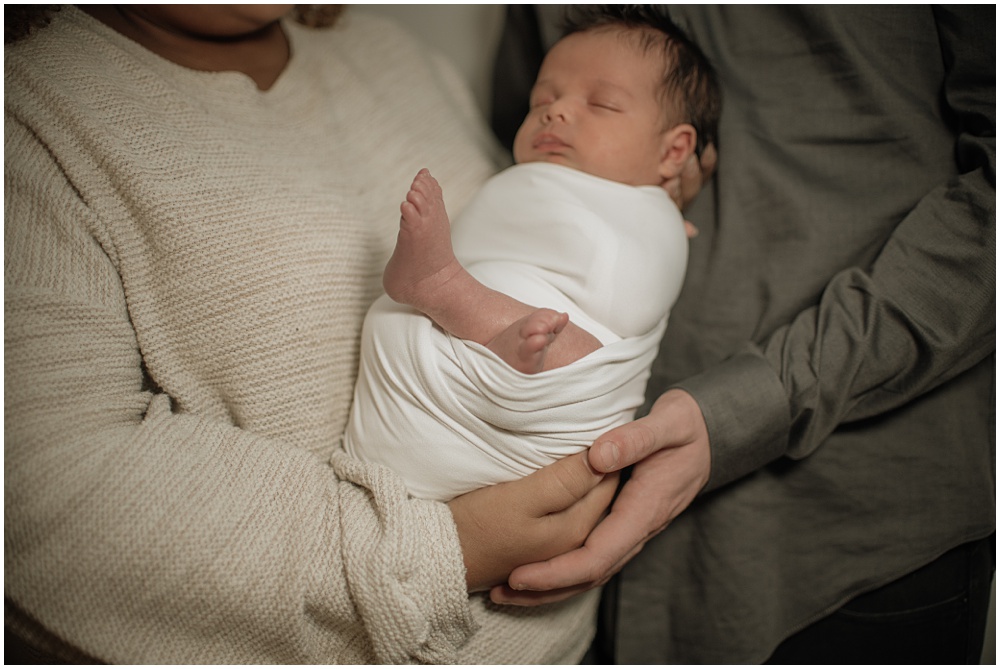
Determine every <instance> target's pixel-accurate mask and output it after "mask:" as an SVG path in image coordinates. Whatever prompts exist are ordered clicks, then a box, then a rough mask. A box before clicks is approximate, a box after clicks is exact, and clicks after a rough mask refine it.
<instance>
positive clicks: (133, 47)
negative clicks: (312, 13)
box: [60, 5, 300, 101]
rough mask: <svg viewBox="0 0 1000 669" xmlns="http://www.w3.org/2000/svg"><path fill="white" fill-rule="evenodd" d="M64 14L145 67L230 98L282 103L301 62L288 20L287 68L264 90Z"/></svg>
mask: <svg viewBox="0 0 1000 669" xmlns="http://www.w3.org/2000/svg"><path fill="white" fill-rule="evenodd" d="M62 12H65V13H66V16H67V18H70V19H72V20H73V21H75V22H76V23H78V24H79V25H80V26H81V27H83V28H85V29H87V30H89V31H90V32H93V33H94V34H96V35H97V36H98V37H100V38H101V39H104V40H107V41H108V42H111V43H112V44H114V45H115V47H117V48H120V49H122V50H123V51H126V52H128V53H129V55H131V56H133V57H135V58H136V59H137V61H139V62H142V63H146V64H147V65H149V67H151V68H152V69H159V70H165V71H166V70H169V71H171V72H172V73H173V74H174V75H175V76H176V77H178V78H180V79H187V80H190V81H192V82H197V84H198V85H199V87H202V86H210V87H212V88H213V89H215V90H219V91H226V92H228V93H231V94H236V95H242V96H251V97H255V98H257V99H259V100H261V101H263V100H268V99H280V98H281V97H282V96H283V95H284V93H282V92H281V91H282V89H284V88H286V87H287V86H288V85H289V84H288V81H289V80H290V79H292V78H293V77H294V75H293V71H294V70H297V69H298V64H299V60H300V59H299V58H298V57H297V54H298V52H299V49H298V46H299V33H298V30H297V28H298V26H296V25H295V24H294V22H293V21H290V20H288V19H281V29H282V30H283V31H284V33H285V38H286V39H287V40H288V50H289V56H288V62H287V63H286V64H285V68H284V69H283V70H282V71H281V74H279V75H278V78H277V79H276V80H275V81H274V83H273V84H272V85H271V87H270V88H268V89H267V90H261V89H260V88H258V87H257V82H255V81H254V80H253V78H252V77H251V76H250V75H248V74H245V73H243V72H238V71H235V70H223V71H218V72H213V71H209V70H196V69H193V68H190V67H186V66H184V65H180V64H178V63H175V62H174V61H172V60H169V59H167V58H164V57H163V56H160V55H159V54H157V53H154V52H153V51H150V50H149V49H147V48H146V47H144V46H143V45H141V44H139V43H138V42H136V41H135V40H133V39H131V38H130V37H126V36H125V35H123V34H121V33H120V32H118V31H117V30H115V29H114V28H111V27H110V26H107V25H105V24H104V23H102V22H101V21H99V20H97V19H95V18H94V17H92V16H90V15H89V14H87V13H86V12H84V11H82V10H81V9H79V8H77V7H75V6H73V5H69V6H66V7H63V9H62V10H61V12H60V13H62Z"/></svg>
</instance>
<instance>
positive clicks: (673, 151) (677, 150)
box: [660, 123, 698, 180]
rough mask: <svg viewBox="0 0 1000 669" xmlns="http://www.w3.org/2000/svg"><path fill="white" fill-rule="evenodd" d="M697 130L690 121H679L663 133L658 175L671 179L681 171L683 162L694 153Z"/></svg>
mask: <svg viewBox="0 0 1000 669" xmlns="http://www.w3.org/2000/svg"><path fill="white" fill-rule="evenodd" d="M697 141H698V131H697V130H695V129H694V126H693V125H691V124H690V123H681V124H678V125H675V126H674V127H672V128H670V129H669V130H667V131H666V132H664V133H663V145H662V150H661V153H660V156H661V158H660V176H661V177H663V178H664V180H666V179H673V178H674V177H676V176H677V175H679V174H680V173H681V169H682V168H683V167H684V163H686V162H687V160H688V158H690V157H691V154H693V153H694V149H695V145H696V143H697Z"/></svg>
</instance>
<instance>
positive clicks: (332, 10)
mask: <svg viewBox="0 0 1000 669" xmlns="http://www.w3.org/2000/svg"><path fill="white" fill-rule="evenodd" d="M61 8H62V5H8V4H4V6H3V42H4V44H10V43H12V42H16V41H17V40H19V39H21V38H23V37H27V36H28V35H29V34H31V31H32V30H36V29H41V28H44V27H45V26H47V25H49V21H51V20H52V14H54V13H55V12H58V11H59V10H60V9H61ZM343 13H344V5H295V9H294V10H293V14H292V17H293V18H294V19H295V21H296V22H298V23H301V24H302V25H304V26H309V27H310V28H329V27H330V26H332V25H333V24H335V23H336V22H337V20H338V19H339V18H340V16H341V14H343Z"/></svg>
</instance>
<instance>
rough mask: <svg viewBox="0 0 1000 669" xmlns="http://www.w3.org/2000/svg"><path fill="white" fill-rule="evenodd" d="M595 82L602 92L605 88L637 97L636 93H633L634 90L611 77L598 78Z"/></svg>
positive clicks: (630, 96)
mask: <svg viewBox="0 0 1000 669" xmlns="http://www.w3.org/2000/svg"><path fill="white" fill-rule="evenodd" d="M594 83H595V85H596V88H597V89H598V90H601V91H602V92H603V91H605V90H610V91H612V92H615V93H619V94H621V95H625V96H628V97H629V98H632V97H635V96H634V95H632V91H630V90H629V89H627V88H625V87H624V86H621V85H619V84H617V83H615V82H614V81H611V80H610V79H597V80H596V81H595V82H594Z"/></svg>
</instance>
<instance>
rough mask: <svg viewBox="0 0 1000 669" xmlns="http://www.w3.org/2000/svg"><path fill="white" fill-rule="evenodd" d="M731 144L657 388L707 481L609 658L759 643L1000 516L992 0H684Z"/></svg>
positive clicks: (722, 653) (633, 587)
mask: <svg viewBox="0 0 1000 669" xmlns="http://www.w3.org/2000/svg"><path fill="white" fill-rule="evenodd" d="M671 15H672V16H673V18H674V19H675V20H676V21H677V22H678V23H679V24H680V25H681V26H682V27H683V28H685V29H686V30H687V31H688V32H689V34H690V35H691V37H692V38H693V39H694V40H695V41H696V42H698V43H699V45H700V46H701V47H702V48H703V49H704V50H705V52H706V54H707V56H708V57H709V59H710V60H711V61H712V62H713V64H714V65H715V67H716V68H717V71H718V73H719V77H720V80H721V84H722V89H723V97H724V100H723V115H722V121H721V127H720V139H719V147H718V148H719V155H720V163H719V167H718V171H717V175H716V178H715V179H714V181H713V183H711V184H709V185H708V186H707V188H706V189H705V190H703V191H702V193H701V194H700V195H699V197H698V200H697V201H696V203H695V205H694V206H693V207H692V208H691V210H690V211H688V212H686V214H687V215H688V217H689V218H690V219H691V220H692V221H693V222H694V223H695V224H696V225H698V226H699V228H700V231H701V234H700V235H699V236H698V237H697V238H696V239H694V240H693V242H692V245H691V262H690V266H689V270H688V275H687V280H686V284H685V287H684V290H683V293H682V295H681V298H680V301H679V303H678V304H677V305H676V307H675V308H674V311H673V313H672V316H671V320H670V326H669V329H668V331H667V334H666V336H665V338H664V341H663V344H662V347H661V353H660V357H659V359H658V361H657V363H656V364H655V365H654V372H653V379H652V381H651V383H650V387H649V393H648V395H649V398H650V401H652V399H653V398H655V397H656V396H658V395H659V394H660V393H661V392H662V391H664V390H665V389H666V388H668V387H670V386H674V385H679V386H680V387H682V388H685V389H687V390H688V391H689V392H691V393H692V394H693V395H694V397H695V398H696V399H697V400H698V403H699V405H700V406H701V408H702V411H703V413H704V415H705V418H706V421H707V424H708V429H709V433H710V436H711V442H712V475H711V481H710V483H709V485H708V492H705V493H704V494H703V495H702V496H701V497H700V498H699V499H698V500H696V502H695V503H694V504H693V505H692V506H691V507H690V509H688V510H687V511H686V512H685V513H683V514H682V515H681V516H680V517H679V518H678V519H677V520H676V521H675V522H674V523H673V524H672V525H671V526H670V527H668V528H667V529H666V530H665V531H664V532H663V533H662V534H661V535H659V536H658V537H657V538H656V539H654V540H653V541H651V542H650V543H649V544H647V546H646V548H645V549H644V551H643V552H642V553H641V554H640V555H639V556H638V557H637V558H636V559H634V560H633V561H632V562H631V563H630V564H629V565H628V566H627V567H626V568H625V570H624V572H623V573H622V575H621V580H620V583H619V584H618V587H619V588H620V589H619V591H618V599H617V607H616V608H617V611H616V616H617V632H616V639H615V641H616V643H615V646H616V649H617V658H616V659H617V660H618V661H619V662H629V663H654V662H655V663H661V662H662V663H668V662H669V663H739V662H760V661H763V660H765V659H766V658H767V657H768V656H769V655H770V653H771V652H772V651H773V649H774V648H775V647H776V646H777V644H778V643H780V641H781V640H782V639H783V638H785V637H786V636H788V635H789V634H791V633H794V632H795V631H797V630H798V629H800V628H802V627H803V626H805V625H806V624H808V623H810V622H812V621H814V620H816V619H818V618H819V617H821V616H823V615H825V614H827V613H829V612H830V611H832V610H834V609H835V608H837V607H839V606H840V605H841V604H843V603H844V602H846V601H847V600H848V599H850V598H851V597H853V596H855V595H857V594H860V593H861V592H864V591H867V590H870V589H873V588H875V587H878V586H880V585H882V584H885V583H887V582H889V581H891V580H893V579H895V578H897V577H899V576H901V575H903V574H905V573H908V572H909V571H912V570H914V569H916V568H917V567H919V566H921V565H923V564H925V563H927V562H929V561H931V560H933V559H934V558H936V557H937V556H939V555H940V554H942V553H943V552H945V551H946V550H948V549H949V548H951V547H954V546H956V545H958V544H961V543H963V542H967V541H970V540H973V539H977V538H981V537H984V536H987V535H989V534H990V533H991V532H992V531H993V528H994V521H995V519H994V513H995V431H994V430H995V409H994V407H995V390H994V389H995V379H994V369H995V346H996V344H995V341H996V340H995V326H996V320H995V309H996V298H995V290H996V275H995V258H996V233H995V216H996V215H995V207H996V196H995V183H996V181H995V129H996V112H995V79H996V72H995V66H994V52H995V33H994V26H995V8H994V7H993V6H979V7H976V8H974V9H971V10H969V9H965V10H963V9H960V8H957V7H956V8H951V7H948V8H931V7H928V6H919V7H917V6H878V7H865V6H839V7H822V6H819V7H814V6H808V7H794V6H779V7H773V6H772V7H752V6H725V7H715V6H680V7H672V8H671Z"/></svg>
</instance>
